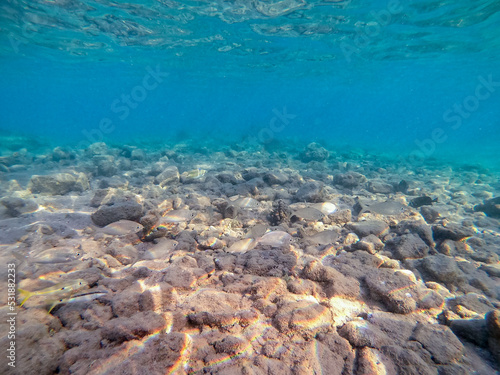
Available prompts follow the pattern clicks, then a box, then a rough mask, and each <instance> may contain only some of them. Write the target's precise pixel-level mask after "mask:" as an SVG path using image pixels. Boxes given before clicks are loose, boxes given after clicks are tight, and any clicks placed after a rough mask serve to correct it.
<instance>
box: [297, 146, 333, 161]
mask: <svg viewBox="0 0 500 375" xmlns="http://www.w3.org/2000/svg"><path fill="white" fill-rule="evenodd" d="M329 156H330V154H329V152H328V151H327V150H326V149H325V148H324V147H321V146H320V145H319V144H317V143H315V142H313V143H309V144H308V145H307V147H306V148H305V149H304V150H303V151H302V153H301V154H300V156H299V157H300V160H302V161H303V162H304V163H308V162H310V161H324V160H326V159H328V157H329Z"/></svg>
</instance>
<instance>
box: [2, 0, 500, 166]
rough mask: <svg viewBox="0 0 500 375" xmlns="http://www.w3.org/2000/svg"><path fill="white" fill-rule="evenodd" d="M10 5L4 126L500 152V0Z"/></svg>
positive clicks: (464, 156)
mask: <svg viewBox="0 0 500 375" xmlns="http://www.w3.org/2000/svg"><path fill="white" fill-rule="evenodd" d="M0 14H1V15H0V29H1V34H0V35H1V36H0V64H1V65H0V66H1V69H2V75H1V77H0V103H1V107H0V110H1V120H0V129H2V130H3V131H4V133H6V131H9V132H11V133H14V134H23V135H26V136H31V137H36V138H37V139H38V140H40V141H42V140H43V142H46V143H50V144H51V145H58V144H69V145H72V146H74V147H85V146H87V145H88V144H90V143H91V142H94V141H99V140H104V141H106V142H109V143H115V144H116V143H118V144H119V143H134V142H138V141H139V140H140V142H141V143H142V144H146V145H150V146H155V145H159V144H162V143H172V142H190V143H194V144H206V145H207V146H209V147H210V148H212V149H217V148H221V147H223V146H225V145H231V144H234V143H239V144H240V145H242V146H243V147H250V146H256V147H259V146H262V145H263V146H265V147H267V148H279V147H288V148H294V147H296V148H301V147H302V146H303V144H305V143H307V142H310V141H319V142H321V143H322V144H324V145H327V146H328V147H329V148H330V149H332V150H335V149H339V150H345V149H363V150H367V151H369V152H374V153H380V154H384V155H392V157H403V158H406V159H408V160H411V161H415V160H417V161H418V162H420V163H425V162H426V161H428V160H429V158H436V157H437V158H444V159H447V160H451V161H457V162H465V163H481V164H483V165H485V166H487V167H489V168H495V167H498V165H499V162H498V160H500V158H499V156H500V151H499V150H498V149H499V147H498V144H499V141H500V120H499V119H500V116H499V114H500V113H499V112H500V110H499V108H500V105H499V104H500V64H499V47H500V22H499V21H500V4H499V3H498V2H496V1H474V2H472V3H471V2H469V1H453V2H452V1H445V2H443V1H441V2H432V1H426V2H422V1H409V2H404V3H403V2H398V1H371V2H368V1H354V0H353V1H344V2H342V1H333V2H326V1H311V2H305V1H300V0H285V1H254V2H245V1H235V2H231V3H229V2H217V1H200V2H196V1H192V2H174V1H164V0H162V1H142V2H139V1H136V2H133V3H118V2H112V1H83V2H80V1H69V0H68V1H5V2H3V3H2V5H1V6H0ZM152 72H153V73H152ZM3 142H4V143H8V140H7V141H3ZM3 146H4V147H6V145H5V144H4V145H3Z"/></svg>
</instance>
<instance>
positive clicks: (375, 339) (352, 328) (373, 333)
mask: <svg viewBox="0 0 500 375" xmlns="http://www.w3.org/2000/svg"><path fill="white" fill-rule="evenodd" d="M338 332H339V335H340V336H342V337H344V338H345V339H347V340H348V341H349V343H350V344H351V346H352V347H355V348H362V347H364V346H368V347H370V348H376V349H380V348H381V347H382V346H385V345H390V344H391V342H392V340H391V339H390V338H389V337H388V336H387V335H386V334H385V333H384V332H383V331H382V330H381V329H380V328H378V327H377V326H375V325H373V324H371V323H369V322H367V321H365V320H353V321H350V322H347V323H346V324H344V325H343V326H342V328H340V329H339V331H338Z"/></svg>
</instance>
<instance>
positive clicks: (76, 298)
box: [47, 291, 108, 313]
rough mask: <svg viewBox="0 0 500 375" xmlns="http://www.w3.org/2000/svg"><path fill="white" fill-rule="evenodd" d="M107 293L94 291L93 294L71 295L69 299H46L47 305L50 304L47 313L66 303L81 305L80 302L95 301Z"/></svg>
mask: <svg viewBox="0 0 500 375" xmlns="http://www.w3.org/2000/svg"><path fill="white" fill-rule="evenodd" d="M107 293H108V292H105V291H99V292H98V291H95V292H88V293H83V294H78V295H73V296H71V297H67V298H56V299H52V300H51V299H48V300H47V304H50V308H49V313H50V312H51V311H52V309H53V308H54V307H56V306H57V305H60V304H66V303H81V302H90V301H93V300H95V299H96V298H99V297H102V296H105V295H106V294H107Z"/></svg>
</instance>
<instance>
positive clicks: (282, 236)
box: [257, 230, 292, 247]
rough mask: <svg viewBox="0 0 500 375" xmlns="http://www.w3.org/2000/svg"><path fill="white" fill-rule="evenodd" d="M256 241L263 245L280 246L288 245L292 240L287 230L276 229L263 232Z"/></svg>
mask: <svg viewBox="0 0 500 375" xmlns="http://www.w3.org/2000/svg"><path fill="white" fill-rule="evenodd" d="M257 242H258V243H259V244H260V245H264V246H271V247H281V246H286V245H289V244H290V243H291V242H292V236H290V235H289V234H288V233H287V232H284V231H281V230H277V231H274V232H268V233H266V234H264V235H263V236H262V237H260V238H258V239H257Z"/></svg>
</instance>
